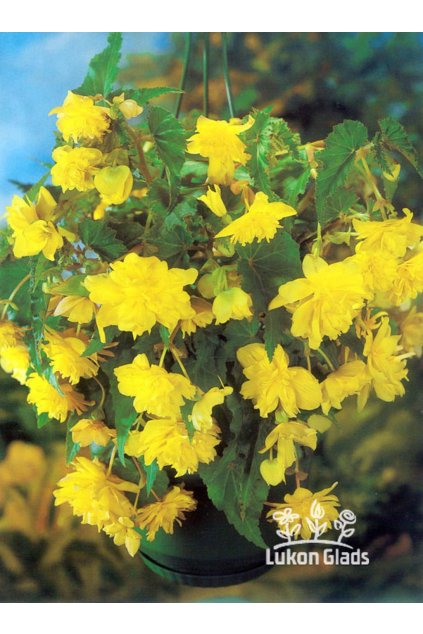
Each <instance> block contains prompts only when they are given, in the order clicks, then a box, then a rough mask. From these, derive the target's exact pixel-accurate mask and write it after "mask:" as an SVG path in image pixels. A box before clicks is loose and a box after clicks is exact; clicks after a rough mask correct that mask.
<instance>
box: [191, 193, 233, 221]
mask: <svg viewBox="0 0 423 634" xmlns="http://www.w3.org/2000/svg"><path fill="white" fill-rule="evenodd" d="M198 200H201V201H202V202H203V203H204V204H205V205H206V206H207V207H208V208H209V209H210V211H212V212H213V213H214V214H215V215H216V216H218V217H219V218H222V217H223V216H226V214H227V213H228V211H227V209H226V207H225V203H224V202H223V200H222V196H221V190H220V187H219V185H215V186H214V191H213V189H212V188H211V187H208V188H207V194H203V196H199V198H198Z"/></svg>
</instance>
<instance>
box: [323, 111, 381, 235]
mask: <svg viewBox="0 0 423 634" xmlns="http://www.w3.org/2000/svg"><path fill="white" fill-rule="evenodd" d="M367 142H368V135H367V128H366V127H365V126H364V125H363V124H362V123H360V122H359V121H352V120H351V119H347V120H346V121H344V122H343V123H339V124H338V125H336V126H335V127H334V129H333V131H332V132H331V133H330V134H329V136H328V138H327V139H326V147H325V149H324V150H323V152H320V153H319V155H318V159H319V161H321V167H320V169H319V172H318V176H317V181H316V208H317V217H318V220H319V222H320V224H322V225H323V224H324V222H325V213H326V204H327V199H328V197H329V196H331V195H332V194H334V193H335V192H336V191H337V190H338V189H339V188H340V187H342V186H343V185H344V183H345V180H346V178H347V176H348V174H349V172H350V169H351V167H352V166H353V164H354V157H355V153H356V151H357V150H358V149H359V148H361V147H363V146H364V145H366V143H367Z"/></svg>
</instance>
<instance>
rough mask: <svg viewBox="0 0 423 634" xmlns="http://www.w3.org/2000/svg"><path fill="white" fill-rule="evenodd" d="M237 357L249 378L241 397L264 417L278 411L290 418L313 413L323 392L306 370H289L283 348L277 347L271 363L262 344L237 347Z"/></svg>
mask: <svg viewBox="0 0 423 634" xmlns="http://www.w3.org/2000/svg"><path fill="white" fill-rule="evenodd" d="M237 358H238V361H239V363H240V364H241V365H242V367H243V369H244V374H245V376H246V377H247V379H248V381H246V382H245V383H243V384H242V387H241V394H242V396H243V397H244V398H245V399H251V400H252V401H253V403H254V407H255V409H258V410H259V411H260V416H262V417H263V418H266V417H267V416H268V415H269V414H270V412H274V411H275V410H277V409H280V410H283V411H284V412H286V414H287V416H289V417H291V418H292V417H295V416H296V415H297V414H298V412H299V411H300V410H301V409H304V410H313V409H316V408H317V407H319V405H320V404H321V402H322V391H321V388H320V385H319V382H318V381H317V379H316V378H315V377H314V376H313V375H312V374H311V372H309V371H308V370H306V369H305V368H301V367H289V365H288V364H289V359H288V355H287V354H286V352H285V351H284V350H283V348H282V346H280V345H278V346H276V349H275V352H274V354H273V359H272V360H271V361H270V360H269V357H268V355H267V352H266V350H265V347H264V344H261V343H251V344H249V345H247V346H244V347H243V348H240V349H239V350H238V352H237Z"/></svg>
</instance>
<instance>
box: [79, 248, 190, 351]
mask: <svg viewBox="0 0 423 634" xmlns="http://www.w3.org/2000/svg"><path fill="white" fill-rule="evenodd" d="M111 269H112V270H111V272H110V273H104V274H100V275H89V276H87V277H86V279H85V286H86V288H87V289H88V291H89V294H90V299H91V300H92V301H93V302H94V303H96V304H99V305H100V308H99V310H98V313H97V316H96V319H97V325H98V329H99V331H100V335H101V337H102V341H105V337H104V328H106V327H107V326H112V325H115V326H117V327H118V328H119V330H122V331H125V332H132V334H133V335H134V337H136V336H138V335H142V334H143V333H144V332H150V331H151V329H152V327H153V326H154V325H155V324H156V323H159V324H162V325H163V326H166V327H167V328H169V330H173V329H174V328H175V326H176V324H177V323H178V321H179V320H180V319H190V318H191V317H193V316H194V315H195V311H194V310H193V308H192V307H191V303H190V297H189V295H188V293H186V292H185V291H184V290H183V287H184V286H186V285H187V284H193V283H194V282H195V280H196V278H197V271H196V270H195V269H188V270H183V269H177V268H173V269H172V268H171V269H169V268H168V265H167V263H166V262H163V261H161V260H159V259H158V258H156V257H155V256H152V257H140V256H139V255H136V254H135V253H129V254H128V255H127V256H125V258H124V259H123V261H122V262H114V263H113V264H112V265H111Z"/></svg>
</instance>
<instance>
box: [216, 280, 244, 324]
mask: <svg viewBox="0 0 423 634" xmlns="http://www.w3.org/2000/svg"><path fill="white" fill-rule="evenodd" d="M252 305H253V300H252V299H251V295H249V294H248V293H246V292H245V291H243V290H242V288H237V287H235V288H230V289H228V290H227V291H222V292H221V293H219V294H218V295H217V296H216V298H215V300H214V302H213V306H212V311H213V314H214V316H215V317H216V324H225V323H226V322H227V321H229V320H230V319H245V318H247V319H249V318H250V317H252V316H253V312H252V310H251V307H252Z"/></svg>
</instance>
